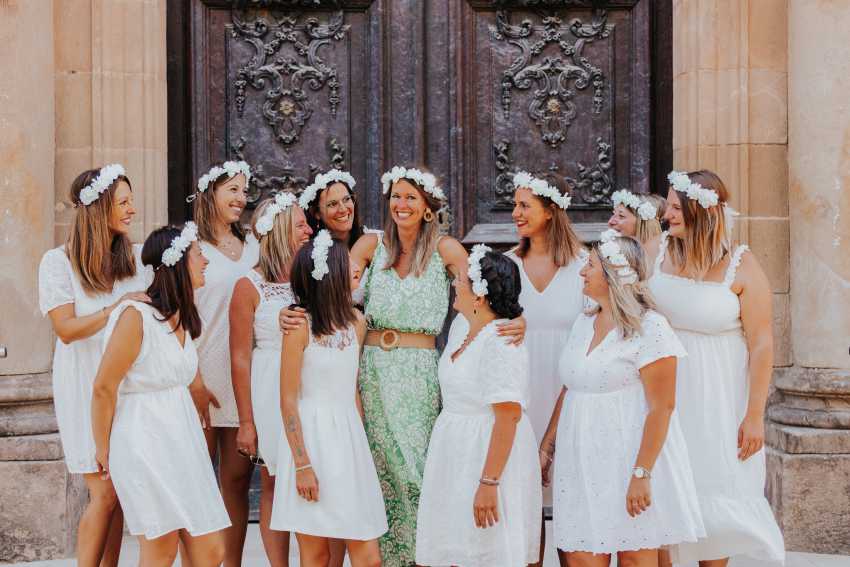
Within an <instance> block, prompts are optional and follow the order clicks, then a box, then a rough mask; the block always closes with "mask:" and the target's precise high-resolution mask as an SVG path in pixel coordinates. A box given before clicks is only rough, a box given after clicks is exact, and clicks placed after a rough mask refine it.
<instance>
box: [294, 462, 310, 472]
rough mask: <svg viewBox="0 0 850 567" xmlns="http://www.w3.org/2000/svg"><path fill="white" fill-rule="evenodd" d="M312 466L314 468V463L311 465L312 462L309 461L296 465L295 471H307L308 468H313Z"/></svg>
mask: <svg viewBox="0 0 850 567" xmlns="http://www.w3.org/2000/svg"><path fill="white" fill-rule="evenodd" d="M312 468H313V465H311V464H310V463H307V464H306V465H304V466H300V467H295V472H301V471H306V470H307V469H312Z"/></svg>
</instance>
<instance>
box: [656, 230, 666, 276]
mask: <svg viewBox="0 0 850 567" xmlns="http://www.w3.org/2000/svg"><path fill="white" fill-rule="evenodd" d="M667 236H668V235H667V233H666V232H662V233H661V240H660V241H659V242H658V254H657V255H656V256H655V266H654V267H653V270H652V273H653V274H657V273H658V272H660V271H661V264H663V263H664V255H665V254H666V253H667Z"/></svg>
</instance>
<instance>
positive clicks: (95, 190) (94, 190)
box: [80, 163, 126, 207]
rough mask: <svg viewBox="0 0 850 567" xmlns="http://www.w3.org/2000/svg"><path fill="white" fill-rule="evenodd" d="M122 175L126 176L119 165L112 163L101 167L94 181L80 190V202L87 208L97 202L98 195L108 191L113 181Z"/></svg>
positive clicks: (122, 167)
mask: <svg viewBox="0 0 850 567" xmlns="http://www.w3.org/2000/svg"><path fill="white" fill-rule="evenodd" d="M122 175H126V172H125V171H124V166H123V165H121V164H120V163H112V164H110V165H105V166H103V167H101V168H100V172H99V173H98V174H97V177H95V178H94V181H92V182H91V183H89V184H88V185H86V186H85V187H83V188H82V190H80V202H81V203H82V204H83V205H85V206H86V207H88V206H89V205H91V204H92V203H94V202H95V201H97V199H98V197H100V194H101V193H103V192H104V191H106V190H107V189H109V186H110V185H112V184H113V183H115V180H116V179H118V178H119V177H121V176H122Z"/></svg>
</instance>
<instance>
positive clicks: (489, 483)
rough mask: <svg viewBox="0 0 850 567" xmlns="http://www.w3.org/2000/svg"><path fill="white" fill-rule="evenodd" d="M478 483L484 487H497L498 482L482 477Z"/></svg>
mask: <svg viewBox="0 0 850 567" xmlns="http://www.w3.org/2000/svg"><path fill="white" fill-rule="evenodd" d="M478 482H480V483H481V484H484V485H486V486H499V481H498V480H497V479H495V478H488V477H486V476H482V477H481V479H480V480H479V481H478Z"/></svg>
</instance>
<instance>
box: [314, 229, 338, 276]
mask: <svg viewBox="0 0 850 567" xmlns="http://www.w3.org/2000/svg"><path fill="white" fill-rule="evenodd" d="M333 243H334V240H333V238H332V237H331V233H330V232H328V231H327V230H326V229H322V230H320V231H319V234H317V235H316V238H314V239H313V250H312V251H311V252H310V257H311V258H312V259H313V271H312V272H311V274H310V275H312V276H313V279H314V280H316V281H319V282H320V281H322V278H324V277H325V274H327V273H328V272H329V271H330V268H328V250H330V249H331V246H333Z"/></svg>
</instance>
